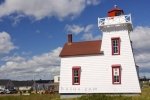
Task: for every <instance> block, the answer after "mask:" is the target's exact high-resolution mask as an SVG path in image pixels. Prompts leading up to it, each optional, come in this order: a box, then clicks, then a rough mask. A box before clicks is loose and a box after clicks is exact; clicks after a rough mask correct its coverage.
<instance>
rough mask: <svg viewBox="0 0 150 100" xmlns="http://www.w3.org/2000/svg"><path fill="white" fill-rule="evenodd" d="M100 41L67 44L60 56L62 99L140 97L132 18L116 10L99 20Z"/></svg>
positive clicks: (71, 41)
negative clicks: (84, 95)
mask: <svg viewBox="0 0 150 100" xmlns="http://www.w3.org/2000/svg"><path fill="white" fill-rule="evenodd" d="M98 28H99V29H100V30H101V31H102V39H101V40H93V41H81V42H74V41H73V39H72V38H73V36H72V35H71V34H69V35H68V41H67V42H66V43H65V44H64V47H63V49H62V51H61V53H60V58H61V67H60V86H59V93H60V95H61V98H67V97H69V98H70V97H76V96H81V95H83V94H86V93H101V94H139V93H141V89H140V85H139V79H138V71H137V67H136V63H135V60H134V55H133V51H132V45H131V43H132V42H131V40H130V34H131V32H132V30H133V27H132V20H131V15H130V14H128V15H126V14H125V13H124V11H123V10H122V9H120V8H118V7H117V6H114V7H113V8H112V9H111V10H109V11H108V12H107V17H104V18H98Z"/></svg>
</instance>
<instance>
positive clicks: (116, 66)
mask: <svg viewBox="0 0 150 100" xmlns="http://www.w3.org/2000/svg"><path fill="white" fill-rule="evenodd" d="M114 68H118V69H119V82H118V83H115V82H114V80H115V79H114ZM112 84H121V65H120V64H115V65H112Z"/></svg>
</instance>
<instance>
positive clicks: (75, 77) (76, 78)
mask: <svg viewBox="0 0 150 100" xmlns="http://www.w3.org/2000/svg"><path fill="white" fill-rule="evenodd" d="M80 73H81V67H79V66H78V67H73V68H72V84H73V85H80Z"/></svg>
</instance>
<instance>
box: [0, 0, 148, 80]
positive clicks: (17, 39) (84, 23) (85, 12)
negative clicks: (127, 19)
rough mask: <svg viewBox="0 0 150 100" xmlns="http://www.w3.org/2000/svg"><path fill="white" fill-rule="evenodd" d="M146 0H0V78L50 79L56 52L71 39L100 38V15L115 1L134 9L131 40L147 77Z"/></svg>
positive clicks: (54, 70) (129, 11)
mask: <svg viewBox="0 0 150 100" xmlns="http://www.w3.org/2000/svg"><path fill="white" fill-rule="evenodd" d="M149 4H150V1H149V0H132V1H131V0H0V79H13V80H33V79H53V76H54V75H58V74H59V71H60V70H59V69H60V58H59V53H60V51H61V49H62V47H63V45H64V43H65V42H66V41H67V34H68V33H71V34H73V41H90V40H97V39H101V37H102V32H101V31H100V30H99V28H98V26H97V18H98V17H107V12H108V11H109V10H110V9H112V8H113V6H114V5H117V6H118V7H119V8H121V9H123V10H124V12H125V14H131V15H132V23H133V28H134V30H133V32H131V40H132V42H133V50H134V56H135V61H136V64H137V65H139V66H140V76H141V77H143V76H146V77H150V20H149V18H150V13H149V10H150V6H149Z"/></svg>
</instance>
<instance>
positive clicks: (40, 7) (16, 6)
mask: <svg viewBox="0 0 150 100" xmlns="http://www.w3.org/2000/svg"><path fill="white" fill-rule="evenodd" d="M99 3H100V0H57V1H56V0H44V1H43V0H30V1H28V0H5V1H4V3H2V4H1V5H0V17H3V16H8V15H10V14H13V13H17V14H18V15H20V14H21V15H22V14H24V15H26V16H31V17H34V18H35V19H36V20H40V19H43V18H45V17H52V16H55V17H57V18H59V19H63V18H65V17H68V16H70V17H76V16H78V15H79V14H80V13H81V12H82V11H83V10H84V9H85V8H86V7H87V6H89V5H98V4H99Z"/></svg>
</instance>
